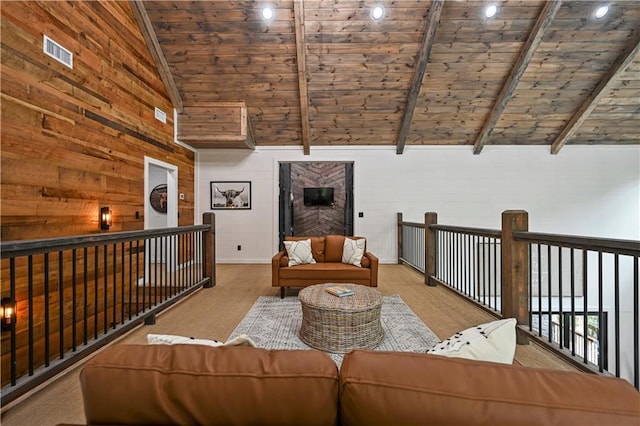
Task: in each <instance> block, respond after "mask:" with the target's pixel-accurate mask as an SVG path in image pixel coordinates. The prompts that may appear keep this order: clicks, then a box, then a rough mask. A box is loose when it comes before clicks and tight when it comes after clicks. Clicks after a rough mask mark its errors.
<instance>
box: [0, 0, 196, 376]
mask: <svg viewBox="0 0 640 426" xmlns="http://www.w3.org/2000/svg"><path fill="white" fill-rule="evenodd" d="M1 15H2V22H1V31H2V51H1V54H2V67H1V76H0V78H1V81H2V85H1V108H2V118H1V124H2V125H1V145H0V146H1V148H0V158H1V164H0V166H1V175H0V177H1V181H0V182H1V187H0V189H1V199H0V202H1V205H2V209H1V213H0V229H1V234H0V238H1V239H2V241H10V240H24V239H34V238H48V237H58V236H71V235H81V234H90V233H97V232H101V231H100V229H99V223H98V212H99V209H100V206H104V205H108V206H110V207H111V210H112V211H113V226H112V227H111V230H110V232H113V231H129V230H140V229H143V228H144V201H145V200H144V158H145V156H148V157H152V158H154V159H157V160H160V161H164V162H166V163H169V164H173V165H175V166H177V167H178V192H179V193H184V194H185V200H184V201H182V200H181V201H179V205H178V212H179V219H178V224H179V225H180V226H186V225H192V224H193V218H194V203H193V199H194V191H193V189H194V154H193V152H192V151H189V150H187V149H185V148H183V147H181V146H179V145H177V144H175V143H174V142H173V109H172V105H171V103H170V101H169V97H168V95H167V92H166V90H165V88H164V86H163V84H162V82H161V80H160V77H159V75H158V72H157V70H156V68H155V65H154V63H153V60H152V58H151V55H150V53H149V51H148V49H147V47H146V45H145V42H144V38H143V36H142V34H141V33H140V30H139V29H138V26H137V24H136V22H135V20H134V17H133V13H132V10H131V8H130V5H129V2H126V1H119V2H115V1H111V2H103V1H100V2H98V1H84V2H61V1H52V2H32V1H3V2H2V8H1ZM44 34H46V35H47V36H48V37H50V38H51V39H53V40H55V41H56V42H58V43H60V44H61V45H63V46H64V47H66V48H67V49H69V50H70V51H71V52H73V69H70V68H68V67H67V66H65V65H63V64H61V63H59V62H57V61H56V60H55V59H53V58H51V57H49V56H47V55H46V54H44V53H43V51H42V45H43V35H44ZM154 107H158V108H160V109H162V110H163V111H164V112H165V113H166V114H167V123H166V124H164V123H162V122H160V121H158V120H156V119H155V118H154ZM136 213H138V214H137V215H136ZM109 250H111V249H109ZM89 254H90V259H93V253H92V252H91V253H89ZM52 256H53V257H52V258H51V264H50V265H49V267H48V268H49V269H50V270H52V275H51V280H52V281H51V283H50V287H49V292H48V294H49V297H50V299H48V300H50V302H49V304H50V311H51V318H50V323H51V327H52V329H53V330H56V329H57V328H56V327H57V324H59V320H60V318H59V317H60V314H59V305H58V297H59V296H58V289H59V288H64V295H65V299H68V298H69V297H70V296H69V295H70V294H71V287H72V286H73V282H72V281H71V277H70V274H68V273H67V274H66V275H65V277H64V280H63V282H59V281H60V280H59V279H58V277H57V275H56V272H55V271H56V269H55V268H56V267H57V263H58V260H57V255H56V254H53V255H52ZM188 256H190V254H189V255H188ZM188 256H187V257H188ZM106 259H107V262H108V264H106V267H107V268H108V270H113V269H114V265H113V262H114V261H113V260H112V256H111V255H110V254H107V256H106ZM184 260H187V259H184ZM21 262H22V261H21ZM115 262H116V263H117V264H116V265H115V270H116V271H117V273H120V272H121V271H123V270H126V268H127V266H126V265H121V264H120V262H119V261H118V260H116V261H115ZM64 264H65V270H66V271H70V264H69V259H67V258H65V259H64ZM82 266H83V264H82V263H81V264H80V268H82ZM104 267H105V265H103V264H102V254H101V255H100V262H99V263H98V264H97V265H94V264H93V263H91V264H90V265H89V268H88V269H89V270H88V275H90V276H92V277H93V276H94V272H95V270H96V269H98V275H99V276H102V273H103V270H104ZM44 268H45V266H44V263H43V259H42V256H38V257H36V258H35V259H34V283H33V285H34V302H33V310H34V312H33V316H34V318H35V324H34V327H35V330H36V332H35V336H34V339H35V340H36V341H37V342H43V340H44V339H43V335H42V328H43V322H42V321H43V313H42V312H43V309H44V304H45V295H44V290H43V288H44V287H43V285H44V284H43V282H42V280H43V278H42V277H43V275H44V274H43V271H44ZM80 270H81V269H80ZM17 272H18V277H17V280H16V282H17V288H16V300H17V302H18V322H17V324H18V354H19V358H20V363H19V366H18V367H19V368H18V369H19V371H20V372H23V371H24V369H25V368H26V364H25V359H26V357H25V350H26V343H27V338H26V337H27V336H26V332H27V330H26V327H27V323H28V321H27V316H28V309H27V302H26V300H27V293H28V291H27V268H26V266H25V265H23V264H22V263H19V264H18V271H17ZM125 272H126V273H127V274H128V272H127V271H125ZM1 276H2V278H1V281H2V296H3V297H5V296H8V295H9V274H8V261H6V262H5V261H3V262H2V275H1ZM137 278H138V277H137V274H136V275H135V279H137ZM80 279H82V276H81V277H80ZM135 279H134V282H135ZM105 285H111V284H110V283H108V284H105ZM92 291H93V290H91V291H89V293H88V294H79V295H78V300H79V303H82V300H83V299H88V300H91V301H93V300H94V298H97V299H98V300H99V302H98V303H97V304H96V306H97V307H98V308H96V309H95V310H92V311H90V312H89V316H90V319H91V318H93V317H94V316H100V318H101V320H102V318H106V319H105V321H108V322H109V323H111V322H112V321H118V318H115V317H114V318H111V317H109V318H107V317H106V316H105V315H111V314H110V312H112V310H113V304H114V302H113V300H112V298H111V297H109V298H108V299H107V300H106V301H104V291H105V290H104V288H103V286H102V285H101V286H100V287H99V288H98V290H97V293H98V294H97V295H96V294H94V293H92ZM110 291H111V290H110ZM110 294H113V292H112V291H111V293H110ZM116 300H120V298H119V297H117V299H116ZM66 302H67V301H65V307H64V313H63V317H64V323H65V324H66V327H67V328H69V327H72V325H71V323H72V321H71V306H70V304H67V303H66ZM103 302H104V303H103ZM105 305H106V310H105V309H104V306H105ZM103 311H104V312H103ZM115 311H116V312H119V309H117V310H115ZM116 316H117V315H116ZM90 323H92V320H91V321H90ZM74 326H77V325H74ZM89 329H90V330H89V331H90V333H93V326H92V325H90V327H89ZM2 334H3V335H2V373H3V374H2V376H3V383H2V384H3V385H4V384H6V381H7V380H8V378H9V376H8V374H6V372H7V371H8V367H9V365H8V361H9V360H8V357H7V353H8V350H9V347H8V346H9V345H8V339H7V337H8V336H7V333H2ZM50 339H51V342H52V345H54V343H53V342H56V340H57V332H55V331H54V332H53V333H52V335H51V336H50ZM76 343H79V342H76ZM41 345H42V343H39V345H38V347H37V348H36V353H35V357H36V366H38V365H40V363H41V362H42V360H43V357H42V351H43V349H42V346H41ZM65 345H66V346H67V347H65V349H68V346H70V345H71V342H69V341H67V342H65ZM52 348H54V349H52V353H54V355H55V353H57V352H56V351H57V349H56V346H52Z"/></svg>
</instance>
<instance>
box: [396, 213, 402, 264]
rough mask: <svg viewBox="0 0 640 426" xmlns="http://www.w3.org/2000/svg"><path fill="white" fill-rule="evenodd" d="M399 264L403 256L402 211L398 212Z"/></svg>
mask: <svg viewBox="0 0 640 426" xmlns="http://www.w3.org/2000/svg"><path fill="white" fill-rule="evenodd" d="M396 223H397V226H398V265H400V264H401V263H402V261H401V260H400V258H401V257H402V213H398V220H397V222H396Z"/></svg>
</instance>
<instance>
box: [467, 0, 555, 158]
mask: <svg viewBox="0 0 640 426" xmlns="http://www.w3.org/2000/svg"><path fill="white" fill-rule="evenodd" d="M561 5H562V0H554V1H550V2H545V5H544V7H543V9H542V11H541V12H540V15H539V16H538V19H537V20H536V24H535V25H534V27H533V29H532V30H531V33H530V34H529V37H528V38H527V42H526V43H525V45H524V47H523V49H522V51H521V52H520V56H519V57H518V59H517V61H516V63H515V64H514V66H513V68H512V70H511V72H510V73H509V75H508V77H507V80H506V81H505V84H504V86H503V87H502V90H501V91H500V94H499V95H498V97H497V98H496V101H495V104H494V106H493V108H492V109H491V113H490V114H489V117H487V120H486V121H485V123H484V125H483V126H482V129H481V130H480V133H479V134H478V137H477V138H476V140H475V142H474V144H473V153H474V154H480V152H481V151H482V148H483V147H484V145H485V144H486V143H487V140H488V139H489V136H491V132H492V131H493V129H494V127H495V125H496V123H497V122H498V120H499V119H500V116H501V115H502V113H503V112H504V110H505V108H506V107H507V104H508V103H509V101H510V100H511V98H512V96H513V94H514V92H515V90H516V87H517V86H518V83H519V82H520V79H521V78H522V76H523V75H524V73H525V71H526V70H527V68H528V66H529V63H530V62H531V58H533V54H534V53H535V51H536V49H537V47H538V46H539V45H540V43H541V42H542V38H543V36H544V33H545V31H546V30H547V29H548V28H549V26H550V25H551V23H552V22H553V18H554V16H555V15H556V13H557V12H558V10H559V9H560V6H561Z"/></svg>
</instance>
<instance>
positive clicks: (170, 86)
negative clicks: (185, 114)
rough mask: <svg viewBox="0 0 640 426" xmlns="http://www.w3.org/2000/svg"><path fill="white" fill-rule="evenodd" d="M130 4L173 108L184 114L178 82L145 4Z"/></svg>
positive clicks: (133, 1)
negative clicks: (163, 51)
mask: <svg viewBox="0 0 640 426" xmlns="http://www.w3.org/2000/svg"><path fill="white" fill-rule="evenodd" d="M130 4H131V8H132V9H133V15H134V17H135V18H136V21H137V22H138V27H140V31H141V32H142V35H143V36H144V39H145V41H146V42H147V46H148V48H149V52H150V53H151V56H152V57H153V60H154V62H155V64H156V68H157V69H158V73H159V74H160V79H161V80H162V82H163V83H164V86H165V88H166V89H167V92H168V94H169V99H170V100H171V103H172V104H173V107H174V108H175V109H176V110H177V111H178V112H179V113H182V97H181V96H180V92H178V86H176V82H175V80H174V79H173V74H171V71H170V70H169V64H168V63H167V60H166V59H165V57H164V53H162V48H161V47H160V43H159V42H158V37H157V36H156V33H155V31H154V30H153V25H152V24H151V19H150V18H149V14H148V13H147V10H146V9H145V7H144V2H143V1H142V0H130Z"/></svg>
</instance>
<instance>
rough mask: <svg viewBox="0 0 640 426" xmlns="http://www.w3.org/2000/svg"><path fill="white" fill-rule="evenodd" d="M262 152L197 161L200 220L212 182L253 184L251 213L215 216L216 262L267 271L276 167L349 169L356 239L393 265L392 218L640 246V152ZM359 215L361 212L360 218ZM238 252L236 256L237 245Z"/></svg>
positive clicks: (211, 154)
mask: <svg viewBox="0 0 640 426" xmlns="http://www.w3.org/2000/svg"><path fill="white" fill-rule="evenodd" d="M311 153H312V154H311V155H307V156H305V155H303V154H302V149H301V148H299V147H295V148H272V147H261V148H258V149H256V150H255V151H253V152H251V151H244V150H201V151H199V152H198V154H197V160H196V174H197V176H196V177H197V179H196V182H197V188H196V192H197V200H198V201H197V205H196V212H197V213H196V217H197V218H198V220H200V221H201V217H202V213H203V212H207V211H211V209H210V202H211V198H210V197H211V196H210V193H209V187H210V185H209V183H210V182H211V181H212V180H250V181H251V182H252V193H253V194H252V198H253V199H252V209H251V210H242V211H222V210H216V211H215V213H216V241H217V242H216V249H217V259H218V262H220V263H268V262H269V261H270V259H271V257H272V256H273V254H274V253H275V252H276V249H277V243H278V164H279V162H280V161H353V162H354V206H355V212H356V217H355V218H354V229H355V234H357V235H363V236H365V237H367V240H368V243H367V246H368V248H369V249H370V251H371V252H373V253H375V254H376V255H377V256H378V257H379V258H380V261H381V262H383V263H395V262H396V258H397V253H396V214H397V213H398V212H402V213H403V215H404V219H405V220H407V221H419V222H421V221H422V220H423V217H424V216H423V215H424V212H426V211H435V212H437V213H438V222H439V223H441V224H447V225H460V226H473V227H482V228H492V229H499V228H500V220H501V219H500V216H501V213H502V211H504V210H507V209H523V210H526V211H528V212H529V229H530V230H531V231H535V232H549V233H559V234H573V235H584V236H594V237H608V238H620V239H640V147H638V146H616V147H614V146H602V145H600V146H566V147H564V148H563V149H562V151H561V152H560V153H559V154H558V155H551V154H549V147H548V146H504V147H496V146H488V147H485V148H484V149H483V151H482V153H481V154H480V155H474V154H472V152H471V148H470V147H457V146H456V147H448V146H447V147H435V146H428V147H427V146H425V147H422V146H408V147H406V149H405V152H404V154H402V155H397V154H396V153H395V148H394V147H312V148H311ZM357 212H364V217H363V218H358V217H357ZM237 245H242V251H237V250H236V246H237Z"/></svg>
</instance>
